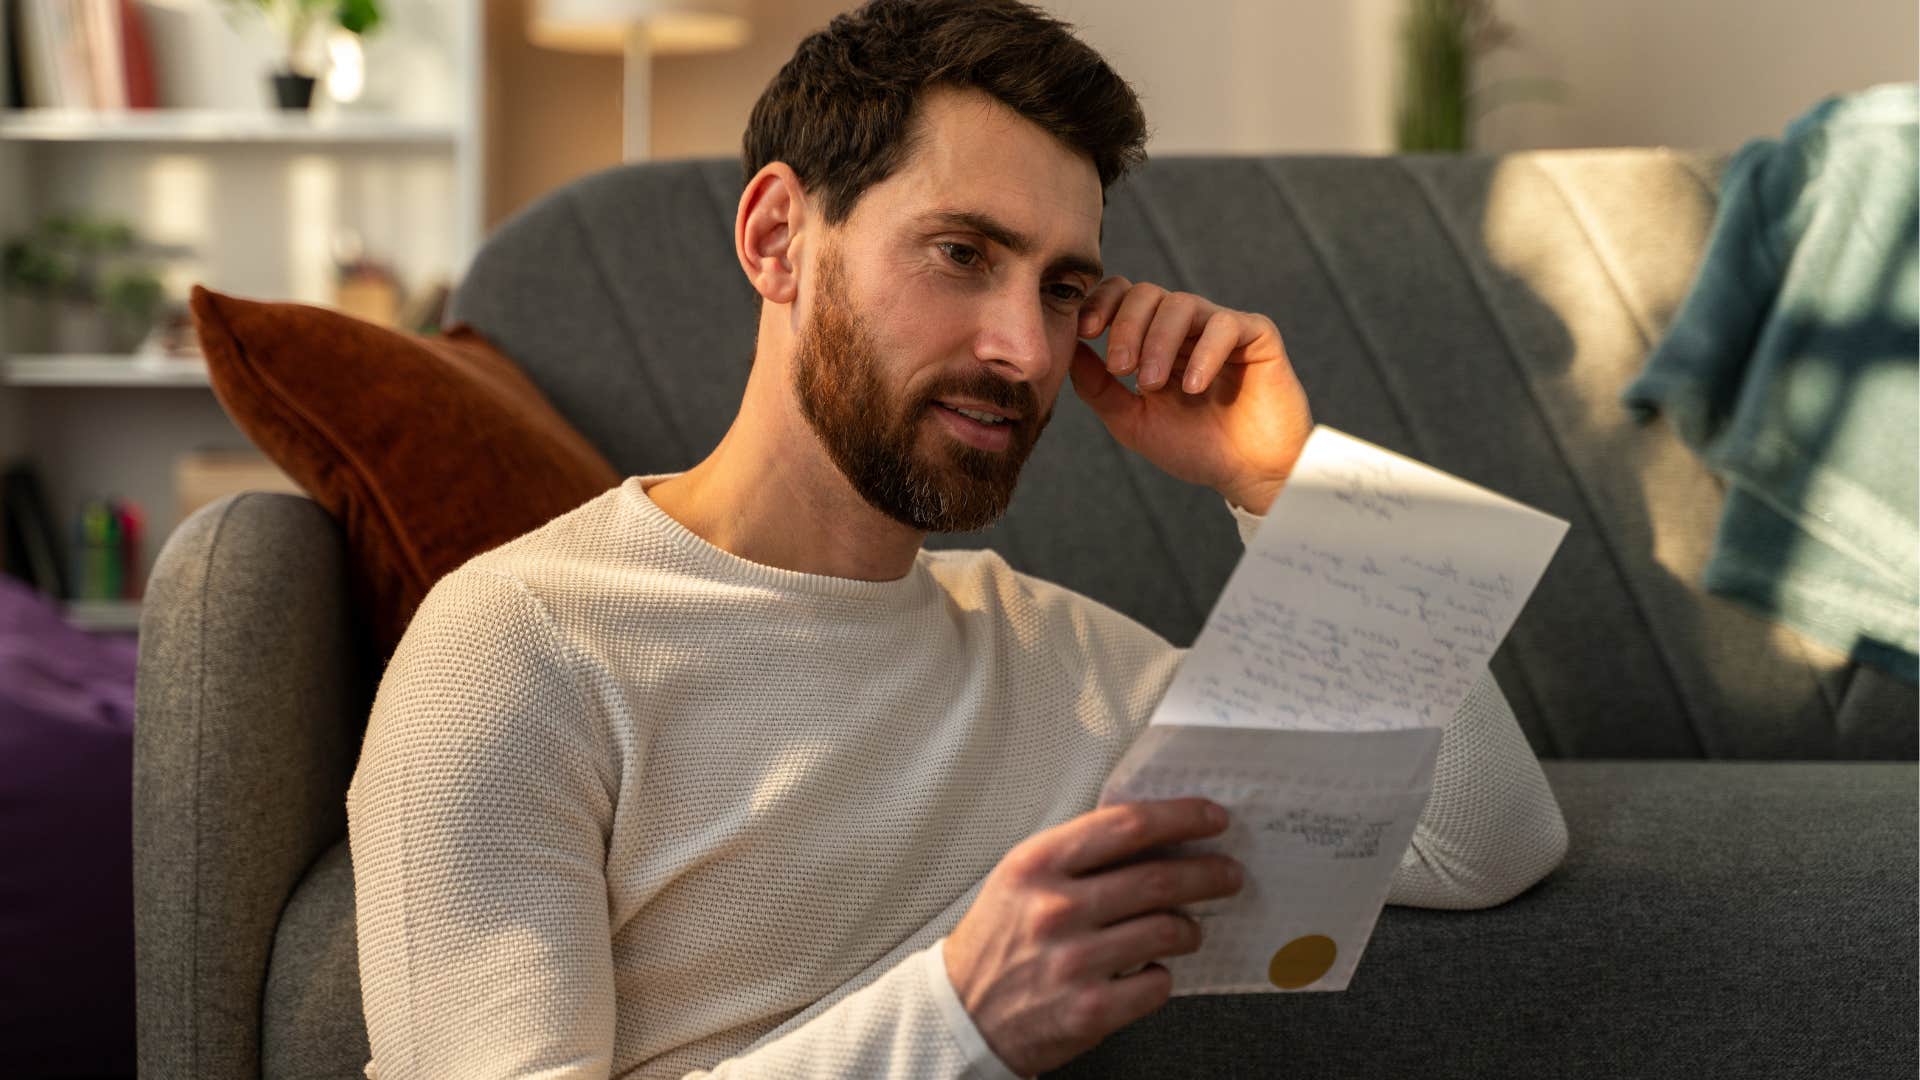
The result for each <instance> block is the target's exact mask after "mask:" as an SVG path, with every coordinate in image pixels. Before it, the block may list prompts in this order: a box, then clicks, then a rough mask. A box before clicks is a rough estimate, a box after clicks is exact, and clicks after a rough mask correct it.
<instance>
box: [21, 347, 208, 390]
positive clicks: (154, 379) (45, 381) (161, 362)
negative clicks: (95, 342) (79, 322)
mask: <svg viewBox="0 0 1920 1080" xmlns="http://www.w3.org/2000/svg"><path fill="white" fill-rule="evenodd" d="M4 375H5V378H4V381H5V383H6V384H7V385H8V386H67V387H75V386H187V387H192V386H201V387H204V386H207V385H208V381H207V362H206V361H205V360H203V359H201V358H200V357H197V356H192V357H173V356H158V355H145V354H136V355H129V356H87V355H80V354H68V355H46V356H14V357H9V358H8V359H7V361H6V367H5V369H4Z"/></svg>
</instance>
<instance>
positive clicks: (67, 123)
mask: <svg viewBox="0 0 1920 1080" xmlns="http://www.w3.org/2000/svg"><path fill="white" fill-rule="evenodd" d="M459 134H460V132H459V129H458V127H457V126H456V125H454V124H452V123H444V122H437V121H432V120H421V119H415V118H409V117H393V116H381V115H378V114H374V113H329V114H317V115H316V114H313V113H306V112H275V111H267V110H258V111H249V110H226V109H9V110H0V139H21V140H26V141H30V142H78V143H202V144H205V143H269V144H286V143H336V144H337V143H379V144H382V145H393V144H401V145H405V144H418V145H423V146H441V145H450V144H452V143H453V142H455V141H456V140H457V139H458V138H459Z"/></svg>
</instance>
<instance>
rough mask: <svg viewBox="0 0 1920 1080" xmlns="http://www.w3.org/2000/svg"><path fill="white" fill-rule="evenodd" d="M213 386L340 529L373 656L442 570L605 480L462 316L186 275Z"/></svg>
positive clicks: (587, 448) (542, 401)
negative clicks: (252, 289) (431, 320)
mask: <svg viewBox="0 0 1920 1080" xmlns="http://www.w3.org/2000/svg"><path fill="white" fill-rule="evenodd" d="M190 306H191V308H192V312H193V321H194V327H195V329H196V330H197V331H198V332H199V336H200V345H201V348H202V350H203V351H204V352H205V353H206V357H207V373H208V375H209V377H210V379H211V381H212V383H213V391H214V394H215V395H216V396H217V397H218V398H219V399H220V404H221V405H222V406H223V407H225V409H226V411H227V413H228V414H229V415H230V416H232V418H233V421H234V423H235V424H237V425H238V426H239V428H240V430H241V431H242V432H244V433H245V434H246V435H247V437H248V438H249V439H252V440H253V442H254V444H255V445H256V446H258V447H259V448H260V449H261V450H262V451H263V452H265V453H266V455H267V456H268V457H270V458H272V459H273V461H274V463H275V464H277V465H279V466H280V468H281V469H283V470H285V471H286V473H287V475H288V476H291V477H292V478H293V479H294V480H295V481H296V482H298V483H299V484H300V486H301V487H302V488H304V489H305V490H306V491H307V493H308V494H310V495H311V496H312V497H313V498H314V499H315V501H317V502H319V503H320V504H321V505H322V506H323V507H325V508H326V510H327V511H328V513H330V514H332V515H333V516H334V517H335V518H336V519H338V520H339V521H340V523H341V525H342V526H343V528H344V531H345V533H346V537H347V545H348V548H349V551H350V553H351V557H352V567H353V574H352V592H353V600H354V605H355V608H356V610H357V613H358V616H359V618H360V619H361V621H362V623H363V625H364V628H365V629H366V632H367V633H368V634H369V635H370V637H371V640H372V644H373V646H374V648H375V649H377V651H378V659H379V660H380V661H382V662H384V661H385V659H386V657H388V656H389V655H391V654H392V652H393V648H394V646H395V645H397V644H398V643H399V640H400V635H401V634H402V633H403V632H405V630H406V626H407V622H408V620H409V619H411V618H412V617H413V612H414V609H415V608H417V607H418V606H419V605H420V601H421V599H422V598H424V597H425V596H426V594H427V590H428V589H430V588H432V587H433V583H434V582H435V581H438V580H439V579H440V577H441V576H442V575H443V574H445V573H446V572H447V571H449V570H452V569H454V568H455V567H457V566H459V565H460V564H461V563H463V562H465V561H466V560H468V559H470V558H472V557H473V556H475V555H477V554H479V553H481V552H483V551H486V550H488V549H489V548H493V547H496V546H498V545H499V544H501V543H504V542H505V541H507V540H511V539H512V538H514V537H515V536H518V535H520V534H521V533H524V532H527V531H529V530H531V529H534V528H537V527H539V526H540V525H543V524H545V523H546V522H547V521H549V520H550V519H552V518H554V517H555V516H557V515H559V514H562V513H565V512H566V511H568V510H571V509H573V508H574V507H575V506H578V505H580V504H581V503H583V502H585V501H586V500H587V499H590V498H592V497H593V496H595V495H598V494H600V493H601V492H603V491H605V490H607V489H608V488H610V487H612V486H614V485H615V484H617V483H618V482H619V481H620V477H619V474H617V473H616V472H615V471H614V468H613V466H612V465H610V464H608V463H607V460H606V459H605V458H604V457H602V456H601V455H600V452H599V451H597V450H595V449H594V448H593V446H592V445H591V444H589V443H588V442H587V440H586V439H585V438H583V437H582V436H581V435H580V433H579V432H578V431H576V430H574V428H573V426H572V425H570V424H569V423H568V422H567V421H566V420H564V419H562V418H561V416H560V414H559V413H557V412H555V411H554V409H553V407H552V406H551V405H550V404H548V402H547V400H546V398H545V397H544V396H543V395H542V394H541V393H540V391H539V390H538V389H536V388H535V387H534V385H533V384H532V383H530V382H528V381H527V379H526V377H525V376H524V375H523V374H521V372H520V369H519V367H518V366H517V365H516V364H515V363H514V362H513V361H512V360H511V359H509V358H508V357H507V356H506V355H505V354H503V353H501V352H500V351H499V350H498V349H496V348H494V347H493V346H492V345H491V344H490V343H489V342H488V341H487V340H486V339H485V338H483V337H482V336H481V335H480V334H479V333H478V332H477V331H475V330H473V329H472V328H471V327H468V326H465V325H462V324H458V323H456V324H454V325H453V326H451V327H450V328H449V329H448V330H447V331H446V332H445V333H442V334H436V335H431V336H426V335H420V334H410V333H404V332H401V331H397V330H393V329H390V328H387V327H383V326H377V325H375V324H373V323H370V322H366V321H364V320H361V319H356V318H354V317H352V316H349V315H346V314H343V313H340V312H337V311H330V310H328V309H325V308H320V307H314V306H311V305H307V304H296V303H290V302H265V301H256V300H246V299H241V298H238V297H233V296H227V295H223V294H221V293H218V292H214V291H213V290H211V289H207V288H205V287H203V286H198V285H196V286H195V287H194V289H193V294H192V297H191V300H190Z"/></svg>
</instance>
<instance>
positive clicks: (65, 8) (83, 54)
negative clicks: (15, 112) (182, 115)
mask: <svg viewBox="0 0 1920 1080" xmlns="http://www.w3.org/2000/svg"><path fill="white" fill-rule="evenodd" d="M0 23H4V25H0V53H3V54H4V60H5V65H6V69H7V73H8V74H7V79H6V83H5V85H4V86H0V93H4V94H5V100H4V104H5V105H6V107H8V108H13V109H151V108H156V107H157V106H158V105H159V101H158V94H157V92H156V82H157V80H156V79H155V73H154V65H153V50H152V47H151V43H150V41H149V38H148V36H147V29H146V24H145V22H144V21H143V19H142V17H141V14H140V7H139V5H138V4H137V3H136V2H135V0H13V2H11V3H9V4H7V5H6V12H5V18H4V20H0Z"/></svg>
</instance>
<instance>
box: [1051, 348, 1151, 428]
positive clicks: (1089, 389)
mask: <svg viewBox="0 0 1920 1080" xmlns="http://www.w3.org/2000/svg"><path fill="white" fill-rule="evenodd" d="M1067 376H1068V378H1070V379H1072V380H1073V392H1074V393H1076V394H1078V395H1080V399H1081V400H1082V401H1085V402H1086V403H1087V404H1088V405H1089V406H1090V407H1092V409H1093V412H1094V415H1096V416H1098V417H1099V418H1100V421H1101V422H1102V423H1104V424H1106V425H1107V430H1109V431H1111V432H1112V433H1113V437H1114V438H1116V439H1118V440H1119V441H1120V445H1122V446H1132V445H1133V444H1134V435H1135V428H1136V425H1137V424H1138V423H1139V420H1140V410H1141V409H1144V408H1146V403H1145V402H1144V401H1142V400H1141V399H1140V395H1138V394H1136V393H1134V392H1133V391H1131V390H1129V389H1127V388H1126V386H1125V384H1123V383H1121V382H1120V380H1118V379H1116V378H1114V377H1113V376H1112V375H1109V374H1107V369H1106V368H1104V367H1101V366H1100V357H1099V356H1098V355H1097V354H1095V353H1094V351H1093V350H1092V349H1089V348H1088V347H1087V345H1086V343H1085V342H1075V343H1074V350H1073V366H1072V367H1070V368H1068V369H1067Z"/></svg>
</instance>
